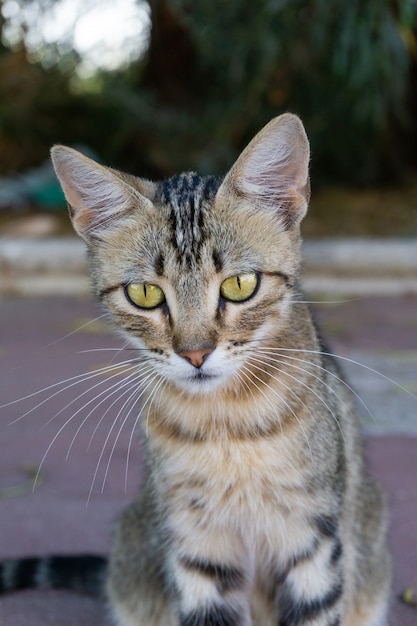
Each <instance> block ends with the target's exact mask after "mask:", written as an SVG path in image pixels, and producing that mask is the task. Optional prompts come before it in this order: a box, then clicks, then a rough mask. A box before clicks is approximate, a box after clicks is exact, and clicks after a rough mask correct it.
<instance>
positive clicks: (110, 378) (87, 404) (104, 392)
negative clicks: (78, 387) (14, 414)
mask: <svg viewBox="0 0 417 626" xmlns="http://www.w3.org/2000/svg"><path fill="white" fill-rule="evenodd" d="M137 367H138V366H137V365H131V366H129V367H127V366H125V369H124V371H123V372H120V371H118V369H119V368H117V370H116V373H115V374H112V375H111V376H109V377H107V378H105V379H103V380H101V381H99V382H98V383H96V384H95V385H93V386H92V387H89V388H88V389H86V390H85V391H83V392H82V393H81V394H80V395H79V396H77V397H75V398H73V399H72V400H71V401H70V402H68V403H67V404H66V405H65V406H63V407H62V408H61V409H60V410H59V411H58V412H57V413H55V415H53V417H51V418H50V419H49V420H48V421H47V422H45V424H44V425H43V426H42V428H45V427H46V426H48V424H50V423H51V422H52V421H53V420H55V419H56V418H57V417H58V416H59V415H60V414H61V413H63V412H64V411H66V410H67V409H68V408H69V407H70V406H72V405H73V404H75V403H76V402H78V401H79V400H80V398H82V397H83V396H85V395H88V394H90V393H91V392H92V391H93V390H94V389H96V388H97V387H101V386H102V385H106V384H108V382H109V381H110V380H112V379H114V378H116V379H117V378H119V377H120V376H121V374H122V373H123V374H126V373H127V371H129V370H136V369H137ZM118 385H119V382H116V383H114V384H113V385H111V386H110V387H106V388H105V389H104V390H103V391H101V392H100V393H99V394H97V395H95V396H94V397H93V398H91V399H90V400H89V401H88V402H86V403H85V404H84V405H83V406H81V407H80V408H79V409H78V410H77V411H76V412H75V413H73V415H72V417H75V416H76V415H78V413H79V412H80V411H82V410H84V409H85V408H86V407H87V406H89V405H90V404H91V403H92V402H96V401H97V399H98V398H101V396H103V395H104V394H108V392H109V391H110V390H111V389H114V388H115V387H117V386H118ZM95 408H96V407H95Z"/></svg>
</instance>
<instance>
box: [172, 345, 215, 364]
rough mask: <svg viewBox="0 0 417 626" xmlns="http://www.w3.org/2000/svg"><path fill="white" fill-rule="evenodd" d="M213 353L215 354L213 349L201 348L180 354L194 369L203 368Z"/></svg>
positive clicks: (183, 351)
mask: <svg viewBox="0 0 417 626" xmlns="http://www.w3.org/2000/svg"><path fill="white" fill-rule="evenodd" d="M211 352H213V348H200V349H199V350H182V351H181V352H178V354H179V356H182V358H183V359H185V360H186V361H189V363H191V365H194V367H201V366H202V365H203V363H204V361H205V360H206V358H207V357H208V355H209V354H211Z"/></svg>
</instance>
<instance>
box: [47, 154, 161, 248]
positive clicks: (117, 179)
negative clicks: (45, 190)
mask: <svg viewBox="0 0 417 626" xmlns="http://www.w3.org/2000/svg"><path fill="white" fill-rule="evenodd" d="M51 159H52V163H53V166H54V169H55V172H56V175H57V176H58V179H59V182H60V183H61V187H62V190H63V192H64V194H65V197H66V200H67V202H68V208H69V213H70V217H71V220H72V223H73V226H74V228H75V230H76V231H77V233H78V234H79V235H81V237H82V238H83V239H85V240H86V241H87V242H89V241H91V240H94V239H101V238H103V236H105V234H106V233H109V232H111V231H112V230H113V228H114V227H115V226H117V225H119V224H120V223H121V222H122V221H124V220H126V219H128V218H129V215H130V214H131V212H132V210H133V208H134V207H135V206H137V205H138V204H139V205H140V206H141V207H142V208H144V209H145V208H147V207H150V206H152V203H151V201H150V200H149V196H150V195H151V189H150V186H151V185H152V183H149V184H148V183H147V182H146V181H140V180H139V179H137V182H136V184H135V185H133V184H130V183H129V181H128V180H127V177H126V176H124V175H123V174H121V173H120V172H117V171H116V170H112V169H110V168H108V167H104V166H103V165H100V164H99V163H96V162H95V161H93V160H92V159H90V158H88V157H86V156H85V155H84V154H81V152H78V151H77V150H74V149H73V148H68V147H67V146H60V145H57V146H54V147H53V148H52V149H51ZM141 186H142V187H143V188H142V187H141ZM141 192H142V193H141Z"/></svg>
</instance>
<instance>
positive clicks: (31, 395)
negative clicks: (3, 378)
mask: <svg viewBox="0 0 417 626" xmlns="http://www.w3.org/2000/svg"><path fill="white" fill-rule="evenodd" d="M135 362H138V363H140V361H139V360H138V359H127V360H126V361H121V362H120V363H115V364H113V365H106V366H104V367H100V368H98V369H96V370H94V372H87V373H86V372H84V373H83V374H77V375H76V376H71V377H70V378H66V379H65V380H60V381H58V382H57V383H53V384H52V385H48V386H47V387H44V388H43V389H38V390H37V391H34V392H33V393H29V394H28V395H26V396H22V397H21V398H17V400H11V401H10V402H6V404H1V405H0V409H4V408H6V407H8V406H11V405H13V404H17V403H18V402H24V401H25V400H29V399H30V398H34V397H35V396H38V395H40V394H41V393H46V392H47V391H50V390H51V389H55V388H56V387H59V386H62V385H66V384H67V383H71V384H70V385H68V386H66V387H64V388H62V389H59V390H58V391H57V392H55V393H54V394H52V395H51V396H48V397H47V398H46V399H45V400H42V402H40V403H39V404H37V405H36V406H34V407H32V408H31V409H30V410H29V411H27V412H26V413H24V414H23V415H21V416H20V417H17V418H16V419H14V420H13V421H12V422H10V424H9V425H11V424H14V423H15V422H18V421H19V420H20V419H22V418H24V417H25V416H26V415H29V413H32V411H35V410H36V409H38V408H39V407H40V406H42V405H43V404H45V403H46V402H48V400H51V399H52V398H54V397H55V396H57V395H58V394H60V393H62V392H64V391H66V390H67V389H71V387H74V386H75V385H78V384H79V383H82V382H86V381H88V380H90V379H91V378H94V377H95V376H101V375H103V374H106V373H108V372H110V371H112V370H114V369H116V368H119V367H121V366H123V365H127V364H134V363H135ZM73 381H74V382H73Z"/></svg>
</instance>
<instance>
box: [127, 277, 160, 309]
mask: <svg viewBox="0 0 417 626" xmlns="http://www.w3.org/2000/svg"><path fill="white" fill-rule="evenodd" d="M125 294H126V297H127V299H128V300H129V301H130V302H131V303H132V304H134V305H135V306H138V307H140V308H141V309H155V308H156V307H157V306H160V305H161V304H163V303H164V302H165V294H164V292H163V291H162V289H161V288H160V287H158V285H151V284H150V283H140V284H135V283H130V284H129V285H126V286H125Z"/></svg>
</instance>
